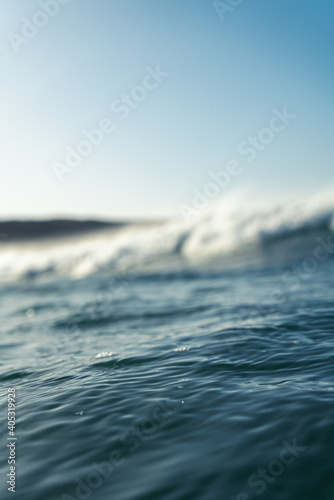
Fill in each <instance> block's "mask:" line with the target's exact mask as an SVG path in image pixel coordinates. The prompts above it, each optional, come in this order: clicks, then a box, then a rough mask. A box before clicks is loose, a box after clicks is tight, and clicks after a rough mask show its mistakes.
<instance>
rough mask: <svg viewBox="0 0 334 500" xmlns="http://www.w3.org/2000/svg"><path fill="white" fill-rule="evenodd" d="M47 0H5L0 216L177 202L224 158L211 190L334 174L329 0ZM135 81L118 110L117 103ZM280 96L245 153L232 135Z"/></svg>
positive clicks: (323, 182)
mask: <svg viewBox="0 0 334 500" xmlns="http://www.w3.org/2000/svg"><path fill="white" fill-rule="evenodd" d="M49 1H50V3H48V1H47V0H39V1H34V0H24V1H23V0H1V10H2V16H1V19H0V29H1V39H0V53H1V58H0V64H1V72H0V105H1V117H0V134H1V148H0V164H1V168H2V177H1V180H2V182H1V186H2V190H1V199H0V218H1V219H6V218H11V217H20V218H22V217H24V218H27V217H38V218H45V217H50V216H76V217H86V216H93V217H104V218H118V219H121V218H129V217H131V218H133V217H136V218H138V217H139V218H140V217H150V218H151V217H164V216H168V215H174V214H176V213H177V211H178V206H179V204H180V203H185V204H187V203H191V200H192V197H193V189H194V188H195V189H198V190H201V189H202V188H203V186H205V184H206V183H207V182H208V181H209V180H210V177H209V172H210V171H215V172H217V171H220V170H221V169H224V167H225V165H226V164H227V162H228V161H230V160H235V161H238V162H239V163H240V165H241V166H242V173H241V174H240V175H238V176H237V177H235V178H233V179H232V181H233V182H232V181H231V182H230V184H229V185H228V186H227V188H226V189H225V190H224V191H223V192H222V193H221V196H224V195H225V194H226V193H228V192H230V191H231V190H232V191H233V190H238V189H240V188H245V187H247V189H249V190H251V192H252V193H254V195H255V196H258V195H259V194H263V193H266V195H267V196H270V197H275V198H277V199H282V198H289V197H290V198H291V197H295V196H302V195H303V196H308V195H310V194H312V193H313V192H315V191H319V190H321V189H322V188H323V187H328V186H329V185H333V184H334V172H333V167H332V142H333V138H332V136H333V116H334V98H333V97H334V95H333V94H334V81H333V80H334V78H333V77H334V60H333V54H332V47H333V46H334V32H333V29H332V24H333V16H334V3H333V2H329V1H327V0H312V1H311V0H280V1H279V2H278V1H277V0H244V1H243V2H242V1H241V2H240V4H239V5H238V6H235V7H233V8H232V7H231V10H228V11H227V12H226V13H225V14H223V15H222V16H221V17H223V19H221V18H220V17H219V15H218V13H217V11H216V9H215V7H214V5H213V2H211V1H207V0H203V1H201V0H196V1H194V0H183V1H182V0H112V1H108V0H95V1H94V0H69V1H67V0H62V2H63V5H60V4H58V3H57V4H55V2H56V1H57V0H49ZM59 2H60V0H59ZM66 2H67V3H66ZM222 3H225V4H228V1H226V2H222ZM231 3H237V2H232V1H231ZM42 4H43V5H44V7H45V8H44V10H43V8H42ZM221 8H222V10H224V8H223V7H221ZM48 9H49V10H48ZM41 11H42V12H44V14H42V15H40V14H38V12H39V13H40V12H41ZM45 12H46V13H45ZM47 12H52V14H53V17H51V15H50V14H48V13H47ZM26 19H28V25H27V21H26ZM29 22H32V23H33V24H32V27H31V25H29ZM34 23H35V24H39V23H40V25H43V24H44V25H43V26H40V27H35V28H34ZM27 26H28V28H27ZM29 26H30V28H29ZM22 30H23V31H22ZM29 30H30V31H29ZM27 34H28V35H29V34H30V35H29V36H30V38H27ZM19 37H21V38H19ZM158 66H159V68H160V71H161V72H162V73H163V74H164V75H165V76H163V77H162V78H161V82H158V83H157V82H156V81H155V80H154V79H152V77H151V78H150V79H148V78H149V77H147V79H146V80H145V81H146V82H149V83H150V90H145V94H144V93H142V94H141V93H140V92H141V90H140V89H139V90H138V88H137V87H138V85H139V86H141V87H142V86H143V80H144V79H145V77H146V75H148V74H149V73H150V72H152V71H154V70H156V68H157V67H158ZM166 74H168V76H167V75H166ZM154 83H157V85H154ZM151 87H155V88H151ZM131 92H135V95H136V96H138V101H137V102H135V101H134V100H133V99H132V100H131V101H130V102H131V103H132V104H133V106H134V107H133V109H131V108H130V107H129V106H130V105H129V106H128V108H129V109H128V112H127V116H126V118H125V119H123V120H122V119H121V117H122V116H123V115H122V114H121V113H120V112H118V113H117V112H115V111H113V110H112V109H111V105H112V103H114V104H115V101H116V100H117V99H119V100H122V98H123V97H124V95H125V96H126V95H129V94H131ZM122 96H123V97H122ZM116 107H117V106H116ZM284 107H286V109H287V110H288V112H289V113H290V114H293V115H295V118H294V119H293V120H291V123H289V125H287V126H286V127H285V128H284V130H282V131H281V132H279V133H275V135H274V138H273V140H271V142H270V143H268V144H266V145H265V147H264V148H263V149H261V151H258V152H257V155H256V158H255V159H254V161H252V162H249V161H247V156H246V155H241V154H240V152H238V147H239V145H240V144H241V143H242V142H244V141H246V142H247V141H248V138H249V136H252V135H253V136H254V135H255V136H257V135H258V134H259V133H261V131H262V129H263V128H266V127H268V124H269V123H270V120H271V119H272V117H273V116H274V114H273V113H274V112H273V110H274V109H276V110H278V111H282V110H283V109H284ZM114 109H115V108H114ZM124 114H125V113H124ZM105 119H108V120H110V121H111V122H112V126H111V125H110V123H109V128H111V127H112V128H113V131H112V132H109V133H105V134H103V135H102V137H103V140H102V142H101V143H100V144H98V145H93V146H90V149H91V151H90V152H89V154H88V156H86V157H82V158H81V160H80V164H79V165H78V166H77V167H76V168H74V169H70V168H69V166H68V165H67V164H66V161H65V159H66V155H67V153H68V151H69V149H68V148H71V150H73V149H74V150H76V148H77V146H78V144H79V143H80V141H82V140H86V139H87V138H85V135H84V132H83V131H84V130H86V131H91V130H92V129H96V127H98V126H99V124H100V123H101V120H105ZM55 162H58V163H57V165H59V164H62V165H65V167H66V168H67V171H66V172H65V173H64V172H63V173H62V175H61V179H62V180H61V181H60V180H59V176H58V177H57V175H56V173H55V167H54V165H55ZM69 170H70V171H69Z"/></svg>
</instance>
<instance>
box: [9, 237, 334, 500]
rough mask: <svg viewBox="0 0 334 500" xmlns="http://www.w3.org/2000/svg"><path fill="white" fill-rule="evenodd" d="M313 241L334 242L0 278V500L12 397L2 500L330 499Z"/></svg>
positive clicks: (330, 441) (326, 300)
mask: <svg viewBox="0 0 334 500" xmlns="http://www.w3.org/2000/svg"><path fill="white" fill-rule="evenodd" d="M326 231H327V232H326ZM319 237H321V238H322V240H321V241H322V242H325V244H326V241H327V240H326V238H327V239H329V242H331V241H332V240H333V241H334V238H333V236H332V233H330V232H328V229H326V230H325V231H324V228H322V229H321V231H320V228H319V229H316V230H315V231H314V232H313V233H311V234H309V233H308V234H307V235H302V236H300V235H299V236H298V238H299V239H298V242H297V243H296V241H297V240H296V238H294V239H291V238H290V239H286V238H283V239H282V238H279V239H278V241H275V242H273V243H270V244H269V247H268V243H266V242H264V243H263V244H262V246H261V247H257V249H256V251H254V250H248V251H247V252H248V253H245V254H243V256H242V257H240V258H239V259H237V257H236V255H232V256H231V255H230V256H229V258H227V257H226V258H225V259H224V258H217V259H215V260H212V259H211V260H210V262H209V261H207V262H206V263H203V262H202V263H201V264H194V263H193V264H191V265H189V264H186V263H185V261H184V260H179V261H178V262H176V261H175V260H173V262H172V263H170V264H169V265H167V264H166V262H167V260H166V259H165V260H163V261H162V262H165V264H164V265H162V264H161V262H160V265H157V266H155V267H149V268H143V267H140V266H137V267H136V268H132V269H131V270H130V269H129V270H127V271H122V272H120V271H117V270H116V268H115V267H113V266H112V265H111V266H109V267H108V269H105V270H103V271H102V270H97V271H96V272H94V273H88V274H86V275H85V276H81V277H73V276H72V277H69V276H67V275H66V274H63V275H61V274H52V273H51V274H50V269H49V270H48V271H46V270H44V272H43V273H37V274H36V273H32V272H26V273H25V274H24V275H21V277H20V278H19V279H18V278H17V279H15V280H11V281H10V280H9V281H8V280H7V281H6V280H5V281H4V282H3V283H2V285H1V295H2V301H1V314H2V318H3V319H2V325H1V332H2V333H1V351H0V360H1V366H0V383H1V415H2V418H1V421H2V423H1V426H0V435H1V449H0V456H1V462H0V478H1V480H0V491H1V493H0V497H1V499H7V498H12V497H13V493H11V492H9V491H8V490H7V487H8V485H7V484H6V474H7V472H8V467H9V466H8V464H7V449H6V442H7V441H6V439H7V436H8V431H7V425H6V417H7V402H6V398H7V390H8V388H10V387H14V388H15V389H16V398H17V402H16V405H17V410H16V411H17V426H16V436H17V444H16V455H17V464H16V465H17V470H16V493H15V496H14V498H16V500H21V499H22V500H60V499H62V500H68V499H73V498H76V499H88V498H90V499H92V500H93V499H96V500H110V499H117V500H178V499H180V500H188V499H189V500H190V499H191V500H206V499H208V500H211V499H212V500H215V499H228V500H246V499H256V498H261V499H263V500H266V499H271V500H331V499H332V498H334V481H333V473H332V453H333V449H334V433H333V417H334V410H333V395H334V392H333V391H334V372H333V361H334V339H333V321H334V308H333V297H334V287H333V270H334V260H333V258H332V253H331V249H330V247H329V248H328V250H327V251H326V250H325V248H324V247H321V248H322V250H318V253H316V249H317V248H318V246H319V241H318V238H319ZM252 252H253V257H251V254H252ZM333 253H334V252H333ZM315 255H317V257H315ZM232 263H234V264H235V265H232Z"/></svg>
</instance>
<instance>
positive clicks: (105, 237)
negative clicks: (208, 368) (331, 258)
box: [0, 191, 334, 281]
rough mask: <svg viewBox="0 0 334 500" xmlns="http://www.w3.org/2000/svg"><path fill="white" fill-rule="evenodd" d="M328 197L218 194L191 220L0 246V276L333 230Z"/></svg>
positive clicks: (163, 260) (195, 254) (129, 262)
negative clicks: (267, 198)
mask: <svg viewBox="0 0 334 500" xmlns="http://www.w3.org/2000/svg"><path fill="white" fill-rule="evenodd" d="M333 200H334V197H333V192H332V191H327V192H322V193H320V194H319V195H317V196H314V197H312V198H309V199H307V200H299V201H296V200H293V201H290V202H285V203H281V204H274V203H263V202H261V203H260V202H255V201H254V200H253V201H252V200H247V199H246V198H245V197H244V195H241V194H234V195H230V196H225V197H224V199H223V200H221V201H219V202H217V203H215V204H212V205H211V206H210V208H208V209H206V210H202V211H200V212H199V214H198V215H197V216H194V217H193V219H192V220H190V221H184V220H182V219H181V218H180V217H179V218H172V219H170V220H169V221H166V222H163V223H151V224H132V225H126V226H120V227H119V228H112V229H110V228H108V229H105V230H103V231H99V232H95V233H87V234H85V235H81V236H75V237H74V236H73V237H70V238H66V239H64V238H58V239H53V240H48V241H46V240H45V241H37V242H36V241H31V242H24V243H21V244H18V243H15V244H10V243H4V244H1V246H0V279H1V281H12V280H17V279H24V278H27V277H28V278H29V277H35V276H41V275H44V276H46V275H47V276H49V275H50V274H51V275H55V274H56V275H65V276H67V277H68V276H71V277H73V278H82V277H84V276H87V275H90V274H94V273H99V272H103V271H104V270H106V269H110V268H113V269H128V268H133V267H137V268H138V266H139V267H143V266H150V265H153V264H155V265H156V266H158V267H159V265H160V266H161V269H163V268H164V267H165V266H166V265H168V262H174V263H175V262H177V261H178V260H179V261H180V262H182V263H183V265H184V263H185V262H188V263H189V264H191V265H196V264H197V263H199V262H200V263H203V262H205V261H208V260H210V259H224V258H226V257H231V256H235V255H236V254H238V253H243V254H244V255H245V254H246V253H247V252H250V251H253V252H254V250H255V251H258V249H261V248H264V247H265V246H266V245H268V244H271V243H274V242H276V243H277V242H280V243H281V244H282V242H288V241H291V240H292V239H296V238H297V237H298V238H307V237H309V235H310V233H312V234H313V233H317V232H321V231H322V232H324V231H327V233H328V232H330V231H334V201H333Z"/></svg>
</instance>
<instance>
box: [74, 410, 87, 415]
mask: <svg viewBox="0 0 334 500" xmlns="http://www.w3.org/2000/svg"><path fill="white" fill-rule="evenodd" d="M84 413H85V412H84V411H77V412H76V415H83V414H84Z"/></svg>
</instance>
